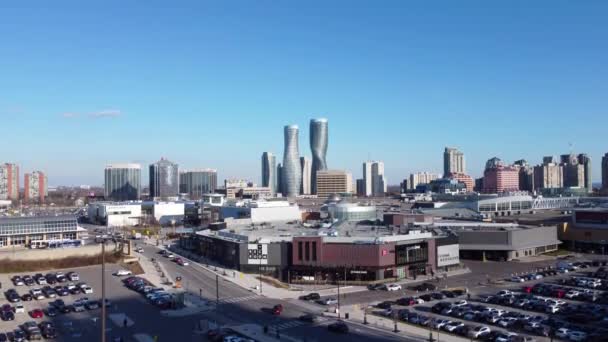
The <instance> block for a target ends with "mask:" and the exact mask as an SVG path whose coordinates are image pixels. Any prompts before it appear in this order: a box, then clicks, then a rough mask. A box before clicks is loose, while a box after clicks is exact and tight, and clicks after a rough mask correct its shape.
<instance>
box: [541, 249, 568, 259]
mask: <svg viewBox="0 0 608 342" xmlns="http://www.w3.org/2000/svg"><path fill="white" fill-rule="evenodd" d="M568 254H572V251H568V250H565V249H558V250H556V251H553V252H547V253H544V254H543V255H548V256H555V257H556V256H563V255H568Z"/></svg>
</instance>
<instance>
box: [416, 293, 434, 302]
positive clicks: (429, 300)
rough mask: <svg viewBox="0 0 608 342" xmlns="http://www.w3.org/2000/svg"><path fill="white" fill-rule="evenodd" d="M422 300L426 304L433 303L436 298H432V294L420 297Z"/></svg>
mask: <svg viewBox="0 0 608 342" xmlns="http://www.w3.org/2000/svg"><path fill="white" fill-rule="evenodd" d="M419 298H420V299H422V300H423V301H425V302H431V301H433V300H434V299H435V298H433V296H431V295H430V294H423V295H422V296H420V297H419Z"/></svg>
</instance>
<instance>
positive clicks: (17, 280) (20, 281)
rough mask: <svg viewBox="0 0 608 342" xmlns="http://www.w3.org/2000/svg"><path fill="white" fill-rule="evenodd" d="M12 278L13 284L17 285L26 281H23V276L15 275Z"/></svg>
mask: <svg viewBox="0 0 608 342" xmlns="http://www.w3.org/2000/svg"><path fill="white" fill-rule="evenodd" d="M11 280H12V281H13V285H15V286H23V285H25V283H24V282H23V278H21V277H20V276H14V277H12V278H11Z"/></svg>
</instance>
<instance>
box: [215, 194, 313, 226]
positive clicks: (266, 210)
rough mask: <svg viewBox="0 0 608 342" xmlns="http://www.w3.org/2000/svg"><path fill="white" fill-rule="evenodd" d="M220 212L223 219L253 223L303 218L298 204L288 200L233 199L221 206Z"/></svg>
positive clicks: (289, 220)
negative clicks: (243, 220) (245, 220)
mask: <svg viewBox="0 0 608 342" xmlns="http://www.w3.org/2000/svg"><path fill="white" fill-rule="evenodd" d="M220 213H221V218H222V219H227V218H232V219H248V220H250V222H251V223H253V224H259V223H265V222H291V221H301V220H302V213H301V212H300V208H299V207H298V205H297V204H291V203H289V202H288V201H286V200H283V201H264V200H258V201H251V200H242V201H231V202H227V203H226V204H225V205H224V206H222V207H221V208H220Z"/></svg>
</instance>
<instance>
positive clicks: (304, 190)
mask: <svg viewBox="0 0 608 342" xmlns="http://www.w3.org/2000/svg"><path fill="white" fill-rule="evenodd" d="M300 167H301V169H302V185H301V186H300V194H301V195H310V194H311V193H312V183H311V182H312V163H311V161H310V158H306V157H300Z"/></svg>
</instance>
